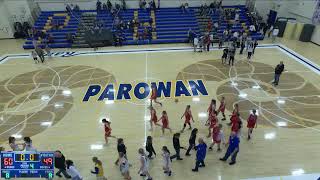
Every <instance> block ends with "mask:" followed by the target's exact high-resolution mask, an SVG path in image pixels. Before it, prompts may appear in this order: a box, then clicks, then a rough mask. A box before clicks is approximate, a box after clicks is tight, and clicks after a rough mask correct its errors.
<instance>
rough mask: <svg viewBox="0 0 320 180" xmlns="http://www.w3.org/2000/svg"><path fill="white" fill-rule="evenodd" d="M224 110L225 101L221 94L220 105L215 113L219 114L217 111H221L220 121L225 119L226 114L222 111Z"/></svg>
mask: <svg viewBox="0 0 320 180" xmlns="http://www.w3.org/2000/svg"><path fill="white" fill-rule="evenodd" d="M225 110H226V102H225V98H224V96H222V98H221V101H220V106H219V109H218V112H217V115H219V112H221V113H222V116H223V118H222V119H221V120H222V121H225V120H226V115H225V114H224V111H225Z"/></svg>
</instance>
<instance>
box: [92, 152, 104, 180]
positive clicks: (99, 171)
mask: <svg viewBox="0 0 320 180" xmlns="http://www.w3.org/2000/svg"><path fill="white" fill-rule="evenodd" d="M92 161H93V163H94V170H93V171H91V173H92V174H95V175H96V177H97V180H107V178H106V177H104V172H103V166H102V162H101V161H100V160H99V159H98V158H97V157H93V158H92Z"/></svg>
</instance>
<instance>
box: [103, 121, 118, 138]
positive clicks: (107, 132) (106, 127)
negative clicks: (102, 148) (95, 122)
mask: <svg viewBox="0 0 320 180" xmlns="http://www.w3.org/2000/svg"><path fill="white" fill-rule="evenodd" d="M102 123H103V124H104V139H105V141H106V144H108V137H113V138H116V137H115V136H112V135H111V131H112V129H111V126H110V124H111V122H110V121H107V120H106V119H102Z"/></svg>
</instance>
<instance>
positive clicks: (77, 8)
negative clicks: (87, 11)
mask: <svg viewBox="0 0 320 180" xmlns="http://www.w3.org/2000/svg"><path fill="white" fill-rule="evenodd" d="M73 10H74V11H75V12H80V7H79V6H78V4H76V5H75V6H74V8H73Z"/></svg>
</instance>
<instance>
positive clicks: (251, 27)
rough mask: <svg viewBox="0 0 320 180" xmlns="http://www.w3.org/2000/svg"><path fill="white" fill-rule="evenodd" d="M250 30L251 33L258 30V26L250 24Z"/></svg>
mask: <svg viewBox="0 0 320 180" xmlns="http://www.w3.org/2000/svg"><path fill="white" fill-rule="evenodd" d="M249 31H250V33H254V32H256V27H255V26H254V25H253V24H251V25H250V26H249Z"/></svg>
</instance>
